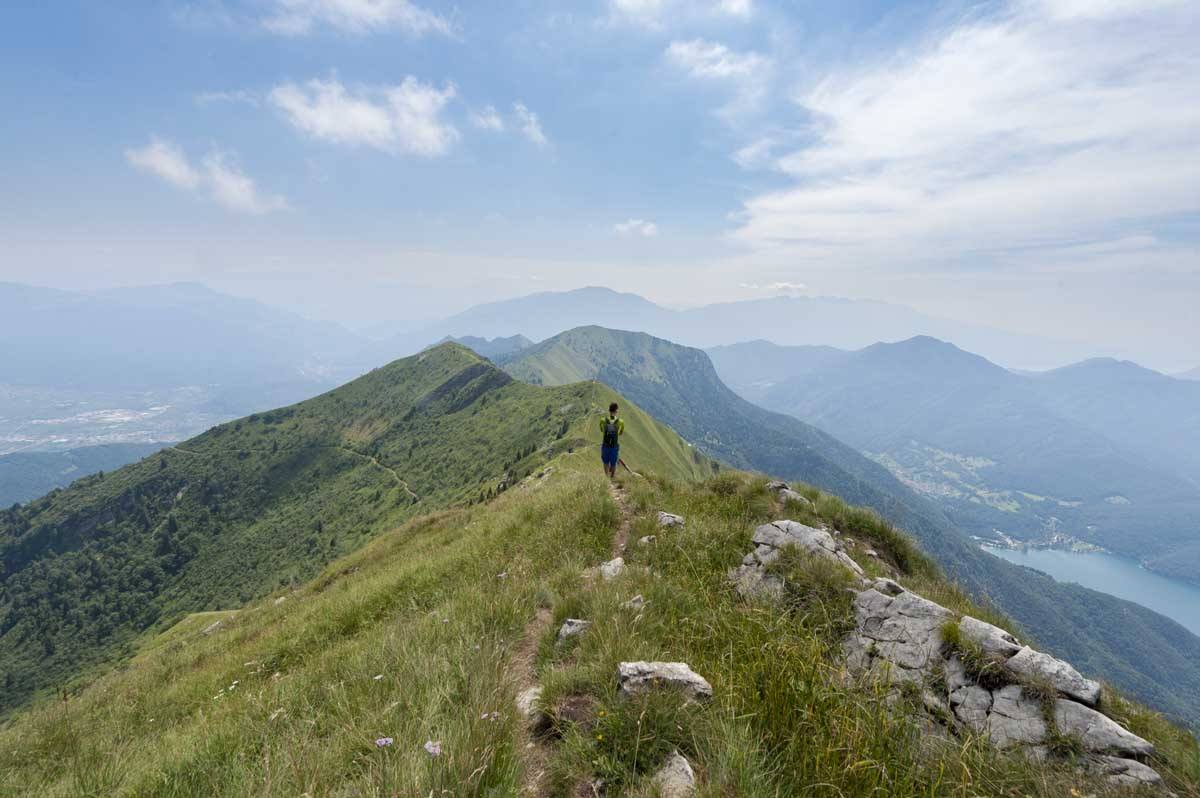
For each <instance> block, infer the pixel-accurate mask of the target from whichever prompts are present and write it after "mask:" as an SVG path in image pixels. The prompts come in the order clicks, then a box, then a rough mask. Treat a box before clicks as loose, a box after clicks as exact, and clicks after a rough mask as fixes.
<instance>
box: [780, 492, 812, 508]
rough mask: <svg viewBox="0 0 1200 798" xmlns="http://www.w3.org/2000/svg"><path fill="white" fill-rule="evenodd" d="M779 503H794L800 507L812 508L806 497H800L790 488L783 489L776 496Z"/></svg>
mask: <svg viewBox="0 0 1200 798" xmlns="http://www.w3.org/2000/svg"><path fill="white" fill-rule="evenodd" d="M776 495H777V496H778V497H779V500H780V501H781V502H795V503H796V504H799V505H801V506H802V507H812V506H813V503H812V502H810V501H809V500H808V497H807V496H802V495H801V494H799V493H797V492H796V491H794V490H792V489H791V488H784V489H783V490H781V491H779V492H778V493H777V494H776Z"/></svg>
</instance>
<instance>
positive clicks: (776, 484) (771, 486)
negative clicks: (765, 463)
mask: <svg viewBox="0 0 1200 798" xmlns="http://www.w3.org/2000/svg"><path fill="white" fill-rule="evenodd" d="M787 489H788V484H787V483H786V482H780V481H779V480H778V479H773V480H771V481H770V482H768V483H767V490H769V491H771V492H772V493H778V492H779V491H781V490H787Z"/></svg>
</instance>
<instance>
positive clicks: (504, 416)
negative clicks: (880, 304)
mask: <svg viewBox="0 0 1200 798" xmlns="http://www.w3.org/2000/svg"><path fill="white" fill-rule="evenodd" d="M606 390H607V389H603V388H602V387H599V386H595V385H592V384H590V383H583V384H579V385H574V386H563V387H558V388H537V387H534V386H530V385H525V384H523V383H519V382H516V381H514V380H512V379H511V378H510V377H509V376H508V375H506V374H505V373H504V372H502V371H500V370H499V369H497V368H495V367H494V366H492V365H491V364H490V363H488V362H486V361H484V360H482V359H481V358H479V357H478V356H477V355H475V354H474V353H472V352H470V351H469V350H467V349H466V348H464V347H461V346H458V345H454V344H446V345H442V346H439V347H437V348H435V349H432V350H429V351H427V352H425V353H422V354H421V355H418V356H415V357H412V358H407V359H405V360H401V361H397V362H395V363H393V364H391V365H389V366H387V367H384V368H381V369H377V370H375V371H373V372H371V373H370V374H368V375H366V376H364V377H362V378H360V379H358V380H355V381H354V382H351V383H349V384H347V385H345V386H343V387H341V388H339V389H337V390H334V391H331V392H329V393H327V394H324V395H322V396H319V397H316V398H314V399H311V400H308V401H306V402H302V403H300V404H298V405H294V406H291V407H287V408H282V409H279V410H274V411H271V412H268V413H261V414H257V415H254V416H250V417H248V418H245V419H242V420H239V421H235V422H232V423H229V424H224V425H221V426H219V427H215V428H213V429H212V430H210V431H208V432H206V433H204V434H203V435H200V436H199V437H197V438H194V439H192V440H190V441H187V442H186V443H183V444H180V445H178V446H176V447H174V448H171V449H168V450H165V451H163V452H161V453H159V454H157V455H155V456H153V457H150V458H147V459H145V460H143V461H141V462H139V463H136V464H133V465H130V466H127V467H125V468H122V469H120V470H118V471H115V472H113V473H110V474H107V475H104V476H97V477H89V478H86V479H82V480H79V481H77V482H76V483H75V484H74V485H73V486H72V487H70V488H69V489H66V490H63V491H58V492H55V493H52V494H50V495H48V496H46V497H44V498H43V499H40V500H37V501H34V502H31V503H29V504H27V505H25V506H22V507H17V508H12V509H10V510H6V511H0V565H2V570H0V580H2V581H0V681H2V684H3V691H2V692H0V711H2V710H5V709H9V708H11V707H13V706H16V705H19V704H20V703H21V702H22V701H24V700H26V699H27V698H28V697H29V696H31V695H32V694H34V693H36V692H37V691H40V690H45V689H48V688H55V687H61V686H63V685H64V684H67V683H69V682H70V680H71V679H72V678H74V677H76V676H77V675H78V674H80V673H81V672H83V671H84V670H86V669H87V668H89V667H91V666H94V665H96V664H98V663H103V662H107V661H110V660H112V659H114V658H119V657H121V656H124V655H127V654H128V652H129V646H130V645H131V644H132V643H133V641H134V640H135V639H136V638H137V636H138V635H139V634H141V633H142V632H143V631H145V630H147V629H151V628H156V627H160V626H162V625H163V624H169V623H171V622H173V621H174V620H176V619H178V618H179V617H181V616H182V615H183V614H185V613H190V612H196V611H203V610H220V609H228V608H230V607H236V606H240V605H241V604H243V603H245V602H246V601H249V600H252V599H253V598H255V597H257V596H261V595H264V594H265V593H268V592H270V591H271V590H274V589H276V588H279V587H281V586H284V585H289V584H294V583H298V582H302V581H304V580H306V579H309V578H311V577H312V576H313V575H314V574H315V573H316V572H317V571H318V570H319V569H320V568H321V567H322V566H323V565H324V564H325V563H327V562H329V561H330V560H333V559H335V558H337V557H339V556H342V555H344V554H346V553H348V552H350V551H353V550H355V549H357V548H359V547H360V546H362V545H363V544H364V543H366V542H367V541H369V540H370V539H372V538H373V537H374V536H375V535H376V534H378V533H379V532H380V531H382V530H384V529H388V528H391V527H393V526H394V525H395V524H397V523H399V522H400V521H402V520H404V519H405V518H408V517H411V516H413V515H415V514H418V513H424V512H429V511H432V510H436V509H440V508H445V507H450V506H454V505H458V504H463V503H467V502H470V501H476V500H479V499H480V498H482V497H484V496H487V495H490V494H494V493H496V492H497V491H498V490H500V489H502V487H503V485H505V484H508V483H511V482H512V481H515V480H516V479H519V478H521V477H523V476H525V475H526V474H528V473H529V472H530V471H532V470H534V469H536V468H538V467H540V465H541V464H542V463H544V462H545V460H546V459H547V458H549V457H552V456H554V455H555V454H556V453H558V452H560V451H563V450H566V449H571V448H577V447H581V446H585V445H587V443H588V441H590V440H592V439H593V438H594V439H598V437H599V431H598V430H593V429H592V426H593V425H594V421H595V418H596V415H597V413H598V412H599V411H598V407H597V406H596V405H595V403H596V402H603V403H606V402H607V401H608V400H609V396H610V394H609V393H606ZM627 414H628V415H629V417H630V422H631V429H632V430H637V431H638V434H635V435H634V436H633V437H632V439H631V445H630V448H629V457H630V458H631V462H637V461H640V460H644V461H645V462H646V464H647V466H649V467H653V468H655V469H657V470H659V471H661V472H664V473H671V474H676V475H679V476H681V477H688V476H697V477H698V476H704V475H706V474H707V473H709V469H710V468H711V466H710V464H709V462H708V461H707V459H706V458H702V457H697V456H695V455H694V453H693V452H691V451H690V450H689V449H688V448H687V447H686V445H685V444H683V443H682V442H681V441H679V440H678V439H677V437H675V436H674V435H672V434H671V433H670V432H669V431H666V430H664V429H662V428H661V425H659V424H658V423H657V422H654V421H653V420H651V419H650V418H649V417H647V416H646V415H645V414H642V413H640V411H638V410H637V409H636V408H635V407H630V408H629V410H628V413H627Z"/></svg>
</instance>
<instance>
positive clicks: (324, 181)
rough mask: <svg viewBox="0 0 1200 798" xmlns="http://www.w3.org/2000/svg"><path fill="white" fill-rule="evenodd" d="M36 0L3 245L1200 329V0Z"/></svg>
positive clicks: (380, 293)
mask: <svg viewBox="0 0 1200 798" xmlns="http://www.w3.org/2000/svg"><path fill="white" fill-rule="evenodd" d="M23 5H25V6H26V7H23V8H20V7H18V8H10V9H7V10H6V12H5V25H4V26H3V29H2V30H0V97H3V99H4V100H5V103H4V105H5V108H6V109H7V113H6V115H5V117H6V118H5V122H4V124H3V125H2V126H0V179H2V180H3V183H4V185H5V186H6V190H5V191H4V192H2V193H0V279H10V280H17V281H24V282H32V283H38V284H44V285H56V286H61V287H99V286H108V285H120V284H131V283H146V282H161V281H170V280H199V281H202V282H206V283H209V284H212V285H214V286H216V287H219V288H224V289H226V290H230V291H234V292H236V293H242V294H246V295H253V296H257V297H260V298H267V299H274V300H275V301H279V302H282V303H285V304H288V305H290V306H292V307H296V308H298V309H301V310H304V311H305V312H308V313H310V314H311V315H321V316H327V317H335V318H340V319H343V320H354V317H355V316H361V317H363V319H367V318H368V317H371V318H378V317H383V316H387V315H391V316H413V317H422V316H424V317H428V316H432V315H438V314H440V313H444V312H447V311H451V310H455V309H457V308H458V306H459V305H462V304H466V303H468V302H474V301H479V300H483V299H490V298H497V297H502V296H511V295H516V294H522V293H528V292H530V291H534V290H543V289H561V288H571V287H576V286H580V285H588V284H608V285H611V286H613V287H616V288H622V289H627V290H632V291H636V292H638V293H642V294H644V295H646V296H649V297H650V298H652V299H655V300H657V301H660V302H663V303H666V304H673V305H688V304H698V303H703V302H711V301H721V300H729V299H740V298H750V297H756V296H765V295H771V294H774V293H780V292H793V293H815V294H836V295H843V296H851V297H864V298H868V297H869V298H876V299H884V300H891V301H897V302H903V303H906V304H910V305H914V306H917V307H919V308H920V309H922V310H925V311H927V312H932V313H937V314H940V315H945V316H951V317H954V318H959V319H965V320H970V321H979V322H983V323H988V324H992V325H995V326H999V327H1007V328H1010V329H1018V330H1023V331H1028V332H1037V333H1042V334H1047V335H1054V336H1056V337H1067V338H1077V339H1085V340H1094V341H1096V342H1097V343H1098V345H1099V344H1101V343H1104V344H1112V343H1121V344H1122V345H1123V350H1124V351H1139V352H1143V353H1145V355H1144V357H1143V358H1142V359H1144V360H1146V361H1148V362H1152V363H1158V364H1161V365H1163V366H1164V367H1175V366H1182V365H1187V364H1188V359H1189V358H1192V359H1195V360H1197V361H1200V356H1195V357H1193V351H1192V350H1194V349H1195V347H1194V341H1196V340H1198V339H1200V321H1198V320H1197V317H1198V316H1200V314H1197V313H1195V311H1194V309H1195V307H1197V306H1198V305H1200V257H1198V253H1200V244H1198V242H1200V223H1198V221H1197V220H1198V211H1200V102H1197V100H1196V98H1197V97H1200V48H1197V47H1196V45H1195V42H1196V41H1197V40H1200V11H1198V10H1197V5H1196V4H1195V3H1194V2H1187V1H1186V0H1009V1H1008V2H991V3H962V2H957V3H946V2H877V1H871V0H857V1H853V0H852V1H851V2H838V3H825V2H794V1H793V2H769V0H711V1H709V0H695V1H694V2H682V1H681V0H591V1H590V2H577V3H562V2H510V3H483V2H477V3H457V4H450V3H438V2H432V0H430V2H424V3H417V2H405V0H243V1H241V2H239V1H237V0H196V2H185V0H175V1H174V2H160V3H149V2H146V3H134V2H129V3H116V4H98V3H92V2H79V3H67V2H45V3H38V4H23Z"/></svg>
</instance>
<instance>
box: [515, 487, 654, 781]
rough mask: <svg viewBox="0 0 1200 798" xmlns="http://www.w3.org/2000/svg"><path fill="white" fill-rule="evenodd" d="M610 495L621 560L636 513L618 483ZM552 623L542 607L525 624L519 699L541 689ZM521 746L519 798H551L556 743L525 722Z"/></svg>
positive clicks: (614, 549) (518, 658) (518, 652)
mask: <svg viewBox="0 0 1200 798" xmlns="http://www.w3.org/2000/svg"><path fill="white" fill-rule="evenodd" d="M608 491H609V495H610V496H611V497H612V500H613V502H614V503H615V504H616V505H617V511H618V514H619V517H618V521H617V528H616V529H615V530H614V531H613V537H612V546H611V548H610V551H611V556H612V557H619V556H621V553H622V552H623V551H624V550H625V545H626V544H627V543H628V541H629V531H630V529H631V527H632V526H633V511H632V510H631V509H630V507H629V498H628V497H627V496H626V495H625V489H624V488H622V487H621V486H620V485H618V484H617V483H616V482H610V483H609V486H608ZM589 587H590V585H589ZM585 589H586V588H585ZM553 619H554V616H553V614H552V613H551V612H550V610H548V609H546V608H545V607H539V608H538V610H537V612H536V613H535V614H534V616H533V618H531V619H530V620H529V623H527V624H525V629H524V630H523V631H522V633H521V640H520V642H519V643H518V644H517V647H516V649H514V650H513V652H512V656H511V658H510V659H509V662H508V672H509V673H510V674H512V677H513V680H514V681H515V682H516V691H517V695H518V696H519V695H520V694H521V693H523V692H525V691H526V690H529V689H530V688H533V687H537V686H538V681H537V668H536V662H535V661H536V659H537V649H538V642H539V641H540V640H541V639H542V636H543V635H544V634H545V633H546V630H547V629H548V628H549V627H550V624H551V622H552V621H553ZM518 745H519V754H520V757H521V786H520V789H519V791H518V795H520V796H529V797H530V798H547V796H549V795H550V791H549V790H550V785H549V783H548V781H547V768H546V765H547V763H548V762H549V760H550V754H551V753H552V751H553V743H552V742H551V741H550V740H548V739H545V738H543V737H540V736H538V735H537V734H536V733H535V732H534V730H533V729H531V728H530V726H529V724H528V723H526V722H524V719H522V723H521V732H520V738H519V739H518Z"/></svg>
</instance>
